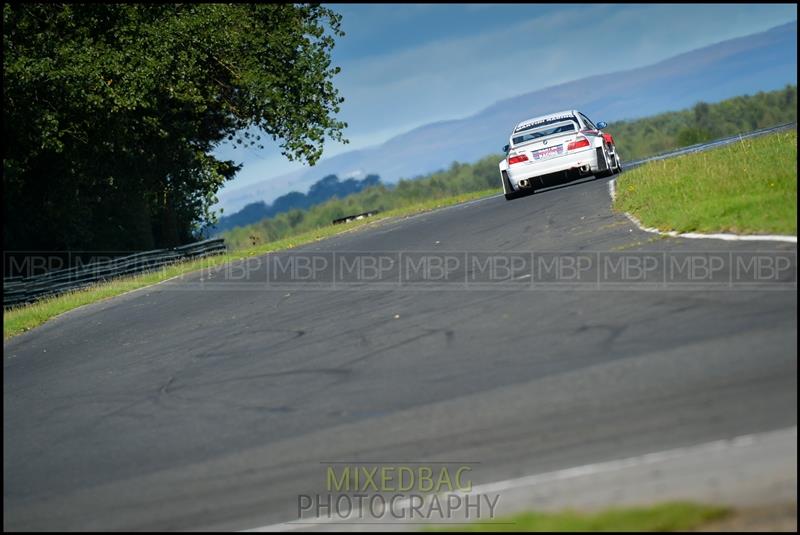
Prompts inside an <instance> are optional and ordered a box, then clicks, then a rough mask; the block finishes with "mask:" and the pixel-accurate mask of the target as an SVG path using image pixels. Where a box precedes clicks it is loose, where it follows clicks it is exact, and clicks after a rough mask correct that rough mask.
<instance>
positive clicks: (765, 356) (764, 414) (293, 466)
mask: <svg viewBox="0 0 800 535" xmlns="http://www.w3.org/2000/svg"><path fill="white" fill-rule="evenodd" d="M607 182H608V179H588V180H583V181H579V182H574V183H570V184H564V185H558V186H554V187H551V188H549V189H546V190H542V191H537V192H536V194H535V195H532V196H528V197H525V198H522V199H518V200H515V201H512V202H507V201H505V199H503V198H502V196H499V197H493V198H489V199H484V200H481V201H477V202H472V203H467V204H464V205H459V206H454V207H450V208H445V209H441V210H437V211H434V212H430V213H427V214H421V215H417V216H414V217H409V218H405V219H400V220H394V221H391V222H385V223H381V224H376V225H373V226H370V227H368V228H366V229H362V230H358V231H355V232H351V233H347V234H344V235H341V236H338V237H334V238H331V239H328V240H325V241H321V242H318V243H315V244H313V245H309V246H306V247H303V248H301V249H298V250H295V251H294V252H291V253H280V254H276V255H270V258H272V259H273V260H274V259H275V258H289V257H290V256H291V255H297V253H309V254H311V253H324V254H333V253H338V254H339V255H342V253H345V252H359V251H361V252H372V253H374V252H381V251H383V252H389V253H391V254H397V253H404V254H409V253H411V256H412V257H413V253H415V252H417V253H419V252H428V253H440V254H443V255H444V256H448V255H451V256H453V257H455V258H467V257H468V256H469V254H470V253H508V252H515V253H520V254H522V256H523V258H524V255H525V254H528V255H530V253H533V255H534V256H533V258H534V259H535V258H536V254H537V253H542V252H549V253H562V252H563V253H569V254H578V255H580V254H585V255H588V256H589V257H591V255H595V254H600V253H610V252H614V253H626V254H628V253H630V254H652V255H654V256H656V257H657V256H658V255H667V254H672V253H676V252H680V253H698V254H700V255H701V256H702V255H703V254H704V253H706V252H713V253H718V254H719V255H721V256H722V257H724V256H725V255H728V257H729V258H732V257H733V256H734V255H739V254H743V255H747V254H749V253H751V252H761V253H764V254H767V255H769V254H772V253H779V254H782V255H784V256H783V257H786V258H793V260H792V265H791V269H790V270H789V271H790V273H791V274H790V276H789V278H785V277H784V278H783V279H782V280H781V281H779V282H766V283H764V284H762V285H753V286H747V285H739V284H729V285H725V284H704V283H703V284H685V285H677V284H676V285H665V286H663V287H659V286H658V285H657V284H656V285H645V284H635V283H631V284H618V285H616V286H614V285H613V284H597V285H594V286H593V285H592V284H582V283H581V284H572V285H570V284H566V285H564V286H563V287H562V286H559V285H558V284H557V283H556V282H554V281H552V280H538V279H537V277H527V278H526V277H525V275H524V273H523V274H522V275H520V276H519V277H513V278H512V279H510V280H508V281H505V282H503V283H500V284H491V283H489V284H484V285H480V284H474V285H470V284H467V283H464V281H467V282H469V279H468V277H469V276H470V273H471V272H470V269H469V267H468V264H466V263H465V264H463V265H460V266H458V267H456V268H455V270H454V272H453V273H454V275H453V277H454V278H453V279H452V280H447V281H446V282H444V283H436V284H433V285H431V286H427V285H426V284H423V283H420V280H419V279H414V278H413V277H412V278H409V279H407V280H405V279H403V278H402V276H401V277H400V278H395V279H392V277H395V276H396V274H397V273H399V271H398V272H394V271H390V272H389V274H390V275H389V276H387V278H386V279H385V281H384V282H386V284H385V286H379V285H377V284H369V283H363V284H358V283H355V284H350V285H348V284H342V285H339V286H336V287H333V285H331V284H328V283H326V282H325V280H327V279H325V280H323V281H322V283H321V284H320V285H318V286H317V287H311V285H306V286H304V285H302V284H295V285H294V286H292V285H291V284H288V283H287V284H283V283H282V282H281V281H279V283H274V284H273V283H271V279H270V278H269V277H270V275H269V273H270V272H269V269H268V265H269V264H268V261H267V260H265V259H264V258H260V259H254V260H253V263H252V264H250V266H249V269H248V270H247V271H246V276H245V277H244V278H243V277H242V276H241V273H239V275H236V274H235V273H234V274H226V273H225V272H221V271H217V272H216V273H215V274H214V275H213V277H212V278H211V279H207V278H206V277H205V276H204V279H203V282H202V283H201V282H199V281H200V277H201V275H200V274H193V275H191V276H186V277H184V278H183V280H172V281H169V282H166V283H163V284H160V285H157V286H154V287H151V288H147V289H144V290H140V291H136V292H133V293H130V294H127V295H124V296H121V297H119V298H115V299H112V300H109V301H106V302H102V303H97V304H94V305H90V306H86V307H83V308H81V309H78V310H75V311H73V312H70V313H68V314H66V315H64V316H62V317H59V318H57V319H55V320H53V321H51V322H49V323H47V324H45V325H44V326H42V327H41V328H37V329H35V330H33V331H31V332H28V333H25V334H23V335H21V336H19V337H16V338H13V339H11V340H10V341H8V342H6V343H5V344H4V357H3V371H4V374H3V402H4V408H3V416H4V417H3V431H4V434H3V470H4V489H3V491H4V492H3V497H4V502H3V509H4V528H5V529H7V530H11V529H25V530H28V529H146V530H150V529H160V528H163V529H211V528H217V529H247V528H253V527H257V526H264V525H269V524H273V523H279V522H285V521H288V520H292V519H295V518H296V517H297V516H296V508H297V495H298V494H299V493H308V492H314V491H321V490H322V488H323V486H324V484H325V479H324V478H325V473H324V466H325V463H326V462H332V461H340V462H341V461H357V460H361V461H363V460H373V461H374V460H381V461H393V462H400V461H408V462H415V461H463V462H466V461H469V462H472V463H474V473H473V474H472V476H473V479H474V480H475V481H476V482H478V483H489V482H492V481H498V480H502V479H506V478H513V477H519V476H524V475H527V474H537V473H542V472H547V471H552V470H557V469H561V468H567V467H571V466H578V465H582V464H586V463H594V462H602V461H607V460H613V459H618V458H623V457H628V456H634V455H640V454H644V453H648V452H655V451H662V450H667V449H670V448H678V447H682V446H691V445H695V444H700V443H704V442H709V441H714V440H718V439H723V438H728V437H735V436H739V435H743V434H748V433H758V432H765V431H772V430H780V429H785V428H788V427H792V426H796V424H797V409H796V407H797V358H796V353H797V294H796V250H797V247H796V244H790V243H776V242H728V241H725V242H723V241H717V240H687V239H679V238H667V239H660V238H657V237H654V236H653V235H652V234H647V233H645V232H642V231H639V230H638V229H636V228H635V227H633V226H632V224H631V223H630V222H629V221H628V220H627V218H626V217H625V216H624V215H621V214H614V213H612V212H611V210H610V198H609V193H608V184H607ZM397 258H399V257H397ZM414 258H418V257H414ZM731 269H732V268H731ZM523 271H524V269H523ZM327 273H328V272H327V271H325V272H324V273H323V276H322V278H323V279H324V277H325V276H327ZM333 276H335V273H334V275H333ZM719 276H720V277H723V278H724V277H727V279H725V280H732V279H731V277H732V275H731V272H730V270H728V269H724V270H723V271H721V272H720V275H719ZM459 277H460V278H459ZM465 277H466V278H465ZM392 280H397V281H399V282H401V283H402V284H393V283H392V282H391V281H392ZM283 282H285V281H283ZM403 282H404V283H403Z"/></svg>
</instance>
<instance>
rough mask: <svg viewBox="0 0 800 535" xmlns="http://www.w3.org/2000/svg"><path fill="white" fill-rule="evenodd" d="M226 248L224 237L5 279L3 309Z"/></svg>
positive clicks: (217, 252)
mask: <svg viewBox="0 0 800 535" xmlns="http://www.w3.org/2000/svg"><path fill="white" fill-rule="evenodd" d="M226 249H227V247H226V245H225V239H224V238H214V239H211V240H204V241H199V242H195V243H190V244H188V245H182V246H180V247H174V248H172V249H156V250H154V251H145V252H142V253H136V254H132V255H129V256H123V257H120V258H114V259H111V260H104V261H101V262H93V263H91V264H86V265H83V266H78V267H72V268H67V269H59V270H57V271H50V272H47V273H43V274H41V275H35V276H30V277H20V276H17V277H7V278H4V279H3V307H4V308H5V307H10V306H15V305H21V304H25V303H32V302H34V301H36V300H38V299H41V298H42V297H46V296H52V295H58V294H61V293H64V292H68V291H72V290H78V289H80V288H85V287H86V286H90V285H92V284H96V283H98V282H100V281H104V280H108V279H112V278H116V277H120V276H123V275H132V274H134V273H144V272H147V271H152V270H155V269H158V268H161V267H163V266H165V265H167V264H171V263H174V262H177V261H179V260H185V259H189V258H202V257H205V256H209V255H213V254H220V253H222V252H224V251H225V250H226Z"/></svg>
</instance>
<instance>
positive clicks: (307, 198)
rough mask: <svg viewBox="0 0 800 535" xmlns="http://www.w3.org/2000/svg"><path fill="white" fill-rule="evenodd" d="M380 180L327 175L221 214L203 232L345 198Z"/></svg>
mask: <svg viewBox="0 0 800 535" xmlns="http://www.w3.org/2000/svg"><path fill="white" fill-rule="evenodd" d="M380 181H381V178H380V177H379V176H378V175H367V176H366V177H365V178H364V179H362V180H357V179H355V178H348V179H347V180H339V177H338V176H336V175H328V176H326V177H325V178H322V179H320V180H318V181H317V182H315V183H314V184H313V185H312V186H311V187H310V188H309V190H308V193H300V192H299V191H292V192H289V193H287V194H286V195H281V196H280V197H278V198H277V199H275V200H274V201H273V202H272V204H267V203H265V202H264V201H259V202H254V203H250V204H248V205H247V206H245V207H244V208H242V209H241V210H239V211H238V212H235V213H233V214H231V215H226V216H222V217H220V218H219V222H218V223H217V224H216V225H214V226H212V227H209V228H208V229H206V234H207V235H212V234H218V233H220V232H224V231H226V230H231V229H232V228H235V227H243V226H245V225H250V224H252V223H256V222H258V221H261V220H262V219H265V218H268V217H273V216H276V215H278V214H281V213H283V212H288V211H290V210H296V209H299V210H304V209H306V208H311V207H312V206H315V205H317V204H321V203H323V202H325V201H327V200H329V199H332V198H334V197H346V196H348V195H352V194H353V193H358V192H359V191H361V190H363V189H365V188H368V187H370V186H377V185H378V184H379V183H380Z"/></svg>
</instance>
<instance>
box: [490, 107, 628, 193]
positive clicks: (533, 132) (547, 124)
mask: <svg viewBox="0 0 800 535" xmlns="http://www.w3.org/2000/svg"><path fill="white" fill-rule="evenodd" d="M606 126H607V125H606V123H603V122H600V123H597V125H595V124H594V123H593V122H592V121H590V120H589V118H588V117H586V116H585V115H584V114H583V113H581V112H579V111H578V110H568V111H562V112H559V113H552V114H550V115H542V116H540V117H534V118H532V119H528V120H525V121H522V122H521V123H519V124H518V125H517V126H516V127H514V131H513V132H512V133H511V137H510V139H509V143H508V145H506V146H505V147H503V152H505V153H506V158H505V159H504V160H502V161H501V162H500V179H501V182H502V183H503V193H504V194H505V196H506V199H507V200H511V199H515V198H517V197H519V196H521V195H526V194H530V193H533V192H534V191H535V190H536V189H537V188H541V187H543V186H544V185H545V183H546V182H547V181H549V180H550V179H567V180H569V179H577V178H581V177H584V176H589V175H594V176H596V177H604V176H610V175H612V174H614V173H619V172H620V171H621V170H622V164H621V162H620V158H619V154H618V153H617V148H616V146H615V144H614V138H613V137H611V134H608V133H605V132H603V131H602V130H603V128H605V127H606Z"/></svg>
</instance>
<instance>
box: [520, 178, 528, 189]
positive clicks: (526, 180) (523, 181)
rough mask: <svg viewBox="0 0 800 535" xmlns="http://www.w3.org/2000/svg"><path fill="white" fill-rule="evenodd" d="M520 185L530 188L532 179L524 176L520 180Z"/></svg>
mask: <svg viewBox="0 0 800 535" xmlns="http://www.w3.org/2000/svg"><path fill="white" fill-rule="evenodd" d="M519 187H521V188H529V187H531V181H530V180H528V179H527V178H523V179H522V180H520V181H519Z"/></svg>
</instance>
